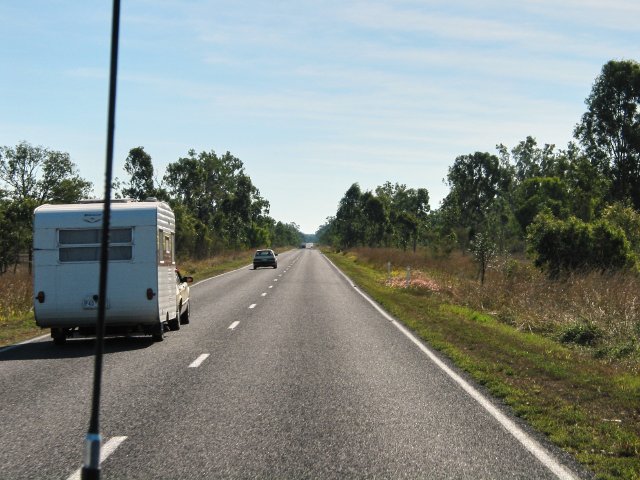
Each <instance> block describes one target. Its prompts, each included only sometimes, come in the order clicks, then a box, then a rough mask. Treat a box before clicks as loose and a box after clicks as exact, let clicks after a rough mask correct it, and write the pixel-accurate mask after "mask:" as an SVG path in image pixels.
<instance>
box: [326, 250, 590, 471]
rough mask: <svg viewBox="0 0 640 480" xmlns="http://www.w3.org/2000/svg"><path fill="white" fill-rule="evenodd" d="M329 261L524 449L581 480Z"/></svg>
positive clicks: (550, 467) (544, 462)
mask: <svg viewBox="0 0 640 480" xmlns="http://www.w3.org/2000/svg"><path fill="white" fill-rule="evenodd" d="M325 259H326V260H327V261H328V262H329V263H330V264H331V265H333V268H335V269H336V271H337V272H338V273H339V274H340V275H342V276H343V277H344V278H346V279H347V281H348V282H349V283H350V284H351V285H352V286H353V287H355V289H356V292H358V293H359V294H360V295H361V296H362V297H363V298H364V299H365V300H366V301H367V302H369V303H370V304H371V305H372V306H373V308H375V309H376V310H377V311H378V312H379V313H380V315H382V316H383V317H384V318H386V319H387V320H389V321H390V322H391V323H392V324H393V325H394V326H395V327H396V328H397V329H398V330H400V331H401V332H402V333H403V334H404V335H405V336H406V337H407V338H408V339H409V340H411V341H412V342H413V343H414V344H415V345H416V346H417V347H418V348H419V349H420V350H421V351H422V353H424V354H425V355H426V356H428V357H429V358H430V359H431V361H433V363H435V364H436V365H437V366H438V367H439V368H440V369H441V370H442V371H444V373H446V374H447V375H448V376H449V377H450V378H451V379H452V380H453V381H454V382H455V383H457V384H458V385H459V386H460V387H461V388H462V389H463V390H464V391H465V392H467V394H468V395H469V396H470V397H471V398H473V399H474V400H475V401H476V402H478V403H479V404H480V405H481V406H482V407H483V408H484V409H485V410H486V411H487V412H488V413H489V414H490V415H491V416H492V417H493V418H495V419H496V420H497V421H498V423H500V425H502V426H503V427H504V428H505V429H506V430H507V431H508V432H509V433H510V434H511V435H513V436H514V437H515V438H516V439H517V440H518V441H519V442H520V443H521V444H522V446H523V447H524V448H526V449H527V450H529V452H530V453H531V454H532V455H533V456H534V457H536V458H537V459H538V460H539V461H540V463H542V464H543V465H544V466H545V467H547V468H548V469H549V470H550V471H551V472H552V473H553V474H555V475H556V477H558V478H559V479H561V480H577V479H578V477H577V476H575V475H574V473H573V472H571V471H570V470H569V469H567V468H566V467H565V466H564V465H562V464H560V463H559V462H558V461H557V460H556V459H555V458H553V456H552V455H551V454H550V453H549V452H548V451H547V449H545V448H544V447H543V446H542V445H540V444H539V443H538V442H536V441H535V440H534V439H533V438H531V437H530V436H529V435H527V433H526V432H525V431H524V430H522V429H521V428H520V427H518V425H516V424H515V423H514V422H513V421H512V420H511V419H510V418H509V417H507V416H506V415H505V414H504V413H502V412H501V411H500V410H498V409H497V408H496V407H495V406H494V405H493V404H492V403H491V402H490V401H489V400H488V399H487V398H486V397H485V396H484V395H482V394H481V393H480V392H479V391H478V390H476V389H475V388H473V387H472V386H471V384H469V383H468V382H467V381H466V380H465V379H464V378H462V377H461V376H460V375H458V374H457V373H456V372H454V371H453V370H451V368H449V367H448V366H447V365H446V364H445V363H444V362H443V361H442V360H440V359H439V358H438V357H437V356H436V354H435V353H433V351H432V350H431V349H430V348H429V347H427V346H426V345H425V344H424V343H422V341H420V340H419V339H418V338H416V337H415V336H414V335H413V333H411V332H410V331H409V330H407V329H406V328H405V327H404V325H401V324H400V323H399V322H398V321H397V320H396V319H395V318H393V317H392V316H391V315H389V314H388V313H387V312H385V311H384V310H383V309H382V308H381V307H380V306H379V305H378V304H377V303H376V302H375V301H373V300H372V299H371V298H369V296H368V295H366V294H365V293H363V292H361V291H360V289H358V287H356V285H355V284H354V283H353V281H351V279H350V278H349V277H347V276H346V275H345V274H344V273H343V272H342V270H340V269H339V268H338V267H336V266H335V265H334V263H333V262H332V261H331V260H329V258H327V257H326V256H325Z"/></svg>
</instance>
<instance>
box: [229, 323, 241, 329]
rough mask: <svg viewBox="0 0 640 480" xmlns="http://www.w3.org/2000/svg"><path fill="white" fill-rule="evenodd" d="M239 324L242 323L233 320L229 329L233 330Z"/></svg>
mask: <svg viewBox="0 0 640 480" xmlns="http://www.w3.org/2000/svg"><path fill="white" fill-rule="evenodd" d="M238 325H240V322H233V323H232V324H231V325H229V330H233V329H234V328H236V327H237V326H238Z"/></svg>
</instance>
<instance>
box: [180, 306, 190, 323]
mask: <svg viewBox="0 0 640 480" xmlns="http://www.w3.org/2000/svg"><path fill="white" fill-rule="evenodd" d="M189 310H190V307H189V304H188V303H187V309H186V310H185V311H184V312H182V315H180V323H181V324H182V325H186V324H188V323H189V321H190V320H189V317H190V312H189Z"/></svg>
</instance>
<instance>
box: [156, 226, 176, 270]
mask: <svg viewBox="0 0 640 480" xmlns="http://www.w3.org/2000/svg"><path fill="white" fill-rule="evenodd" d="M173 262H174V259H173V233H172V232H168V231H165V230H162V229H161V228H160V229H158V263H160V264H162V265H164V264H167V265H170V264H172V263H173Z"/></svg>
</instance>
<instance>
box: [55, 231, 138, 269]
mask: <svg viewBox="0 0 640 480" xmlns="http://www.w3.org/2000/svg"><path fill="white" fill-rule="evenodd" d="M101 241H102V231H101V230H100V229H99V228H87V229H77V230H58V244H59V245H58V246H59V250H58V251H59V257H58V258H59V260H60V261H61V262H97V261H99V260H100V243H101ZM132 257H133V229H132V228H113V229H111V230H110V231H109V260H111V261H117V260H131V258H132Z"/></svg>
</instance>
